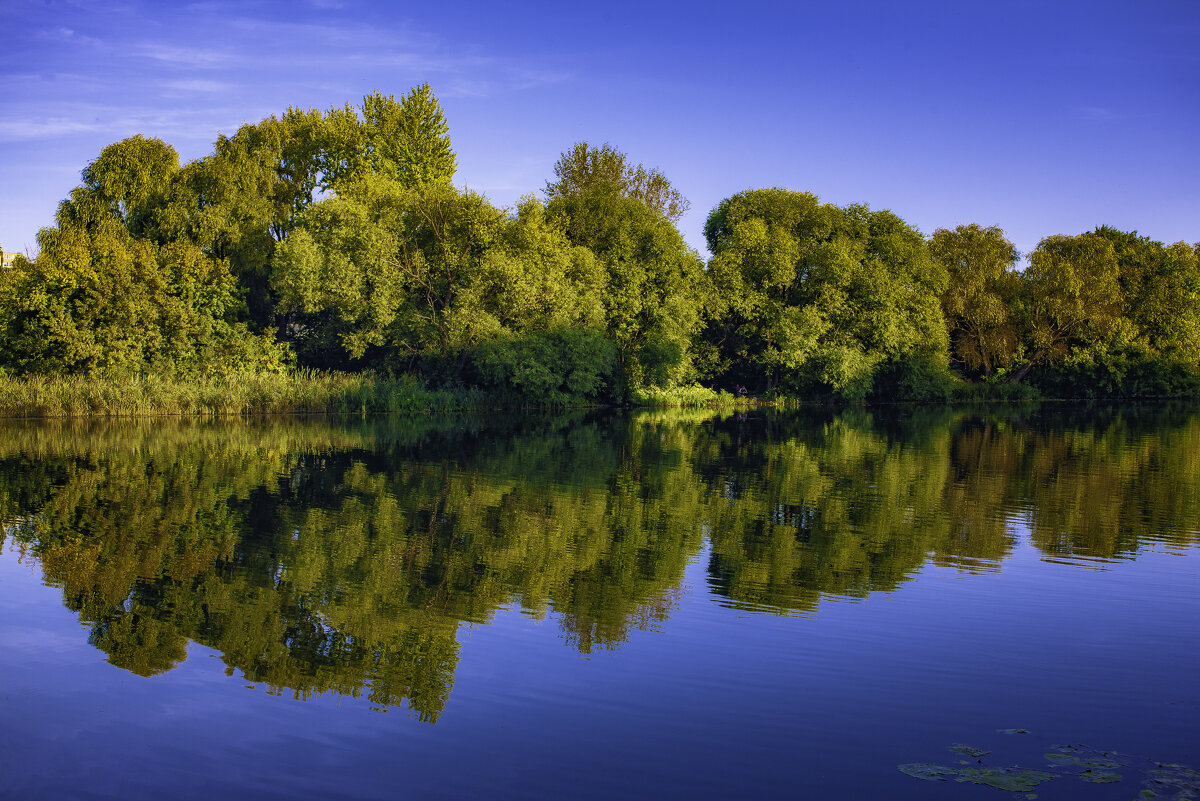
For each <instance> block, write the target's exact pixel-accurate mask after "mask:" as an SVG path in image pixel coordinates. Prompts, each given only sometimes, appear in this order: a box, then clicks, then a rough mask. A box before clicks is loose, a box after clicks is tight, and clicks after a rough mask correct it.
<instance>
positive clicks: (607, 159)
mask: <svg viewBox="0 0 1200 801" xmlns="http://www.w3.org/2000/svg"><path fill="white" fill-rule="evenodd" d="M554 177H555V179H556V180H554V181H547V182H546V196H547V198H549V199H551V200H553V199H554V198H556V197H568V196H581V195H584V194H587V193H590V192H594V191H596V190H597V189H599V188H601V187H607V188H608V189H609V190H611V191H614V192H616V193H618V194H620V195H623V196H625V197H631V198H634V199H635V200H640V201H641V202H642V203H645V204H646V205H647V206H649V207H650V208H652V209H654V211H656V212H658V213H659V214H661V215H662V216H664V217H666V218H667V219H668V220H670V221H671V222H679V218H680V217H682V216H683V215H684V214H685V213H686V212H687V210H688V208H689V206H690V204H689V203H688V201H687V200H686V199H685V198H684V197H683V195H681V194H680V193H679V191H678V190H677V189H675V188H674V187H673V186H671V182H670V181H668V180H667V177H666V176H665V175H663V174H662V173H661V172H659V171H658V170H657V169H651V170H647V169H646V168H645V167H644V166H642V165H641V164H638V165H637V166H636V167H635V166H633V165H631V164H630V163H629V158H628V156H626V155H625V154H624V153H622V152H621V151H619V150H617V149H616V148H614V147H612V146H611V145H608V144H604V145H601V146H600V147H598V148H596V147H591V146H590V145H588V143H587V142H579V143H577V144H576V145H575V146H574V147H572V148H571V149H570V150H568V151H566V152H565V153H563V154H562V156H560V157H559V159H558V162H557V163H556V164H555V165H554Z"/></svg>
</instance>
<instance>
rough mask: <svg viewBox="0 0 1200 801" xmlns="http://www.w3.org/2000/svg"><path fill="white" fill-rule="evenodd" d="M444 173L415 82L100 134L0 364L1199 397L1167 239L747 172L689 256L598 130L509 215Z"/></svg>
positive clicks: (1199, 336) (668, 390) (670, 193)
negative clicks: (896, 203) (877, 199)
mask: <svg viewBox="0 0 1200 801" xmlns="http://www.w3.org/2000/svg"><path fill="white" fill-rule="evenodd" d="M456 166H457V161H456V156H455V154H454V150H453V148H452V146H451V141H450V135H449V126H448V124H447V122H446V119H445V115H444V113H443V111H442V108H441V106H440V104H439V102H438V100H437V98H436V97H435V96H434V93H433V91H432V89H431V88H430V86H429V85H428V84H423V85H421V86H417V87H414V88H413V89H411V90H410V91H409V92H408V93H407V94H405V95H403V96H402V97H401V98H400V99H399V100H397V99H396V97H395V96H393V95H386V94H383V93H382V92H378V91H376V92H373V93H371V94H369V95H367V96H365V97H363V98H362V101H361V102H360V103H359V104H357V105H353V104H349V103H347V104H345V105H344V106H340V107H332V108H330V109H328V110H325V111H320V110H317V109H301V108H296V107H290V108H287V109H286V110H285V111H283V112H282V113H281V114H279V115H278V116H275V115H272V116H270V117H267V118H266V119H263V120H261V121H259V122H257V123H247V124H245V125H243V126H241V127H240V128H239V129H238V130H237V131H236V132H235V133H234V134H233V135H231V136H225V135H218V137H217V139H216V142H215V144H214V147H213V152H212V153H211V154H210V155H208V156H206V157H204V158H201V159H197V160H195V161H192V162H190V163H188V164H185V165H182V166H180V164H179V159H178V154H177V153H176V151H175V150H174V148H172V147H171V146H170V145H168V144H167V143H165V142H162V141H160V140H158V139H152V138H147V137H144V136H133V137H130V138H128V139H125V140H122V141H120V142H115V143H113V144H111V145H109V146H107V147H105V148H104V149H103V150H102V151H101V152H100V154H99V155H98V156H97V158H96V159H95V160H93V161H92V162H90V163H89V164H88V165H86V167H85V168H84V170H83V171H82V174H81V183H80V185H79V186H78V187H76V188H75V189H73V190H72V191H71V193H70V196H69V197H68V198H66V199H65V200H64V201H63V202H62V203H61V204H60V206H59V209H58V212H57V215H56V218H55V224H54V225H53V226H51V227H48V228H45V229H43V230H42V231H41V233H40V234H39V239H38V243H39V248H40V253H39V254H38V256H37V257H36V258H25V257H18V258H17V259H16V260H15V264H14V266H13V268H12V269H10V270H4V271H2V272H0V375H3V376H48V375H58V376H88V377H97V376H103V377H107V378H109V379H111V380H113V381H117V382H119V381H122V380H125V379H126V378H129V377H139V376H140V377H147V376H161V377H164V378H188V379H191V380H196V381H208V380H210V379H215V378H218V377H222V376H230V375H234V374H238V375H241V374H263V373H279V372H282V371H285V370H287V369H289V368H290V367H292V366H295V365H299V366H301V367H304V368H315V369H318V370H334V371H380V372H387V373H389V374H393V375H394V374H396V373H402V374H406V375H409V376H411V382H412V385H413V386H418V385H419V386H423V387H424V386H428V387H439V388H441V389H443V390H445V391H447V392H449V393H450V395H451V396H454V397H458V395H459V394H461V393H467V394H470V393H474V395H471V397H473V398H476V400H473V401H472V402H473V403H474V402H479V403H483V402H488V403H495V402H503V403H510V404H521V403H549V404H553V405H557V404H565V403H569V402H583V401H586V402H597V401H612V402H618V403H620V402H630V401H632V402H635V403H639V404H651V405H663V404H666V405H679V404H683V405H703V404H710V403H718V404H722V403H726V402H727V399H724V398H721V397H720V396H718V395H716V394H715V393H716V388H717V387H722V388H724V389H725V390H731V389H733V388H734V387H735V386H737V385H742V386H746V387H748V388H749V389H750V391H751V392H752V393H754V394H755V395H758V396H761V397H764V398H768V399H770V400H771V401H772V402H776V403H793V402H797V401H814V400H815V401H822V402H826V401H839V402H861V401H864V400H868V399H869V400H871V401H874V402H889V401H897V400H916V401H924V402H952V401H956V400H984V399H1023V398H1028V397H1031V396H1035V395H1037V394H1038V393H1042V394H1045V395H1048V396H1059V397H1103V396H1125V397H1141V396H1160V395H1181V394H1195V393H1196V392H1197V391H1200V256H1198V253H1197V249H1196V248H1195V247H1193V246H1189V245H1187V244H1185V243H1183V242H1179V243H1176V244H1173V245H1164V244H1163V243H1160V242H1155V241H1153V240H1151V239H1149V238H1147V237H1144V236H1139V235H1138V234H1137V233H1136V232H1124V231H1119V230H1117V229H1114V228H1111V227H1107V226H1102V227H1100V228H1097V229H1096V230H1095V231H1094V232H1092V233H1087V234H1081V235H1079V236H1051V237H1047V238H1046V239H1044V240H1043V241H1042V242H1041V244H1039V246H1038V247H1037V248H1036V249H1035V250H1034V252H1033V253H1031V254H1030V266H1029V268H1028V269H1026V270H1025V271H1024V272H1021V273H1018V272H1016V271H1015V270H1013V265H1014V263H1015V260H1016V257H1017V254H1016V251H1015V249H1014V248H1013V246H1012V243H1011V242H1009V241H1008V240H1007V239H1006V238H1005V236H1004V233H1003V231H1001V230H1000V229H999V228H996V227H990V228H985V227H981V226H979V225H975V224H971V225H960V226H958V227H957V228H955V229H953V230H948V229H938V230H937V231H935V232H934V234H933V236H932V237H931V238H930V239H929V240H928V241H926V240H925V239H924V237H922V236H921V234H920V233H919V232H918V231H916V230H915V229H914V228H913V227H912V226H910V225H908V224H907V223H905V222H904V221H903V220H901V219H900V218H899V217H898V216H896V215H895V214H893V213H891V212H888V211H871V210H870V209H869V208H868V207H867V206H865V205H850V206H846V207H842V208H839V207H837V206H834V205H831V204H822V203H821V202H820V201H819V200H818V199H817V198H816V197H815V196H814V195H812V194H808V193H803V192H791V191H786V190H782V189H755V190H750V191H746V192H742V193H739V194H737V195H734V196H732V197H729V198H726V199H725V200H724V201H722V202H721V203H720V204H719V205H718V206H717V208H716V209H714V210H713V211H712V213H711V214H710V215H709V217H708V219H707V223H706V226H705V237H706V241H707V243H708V246H709V248H710V250H711V252H712V258H711V260H710V261H709V262H708V264H707V265H706V264H705V263H704V262H703V260H702V259H701V257H700V255H699V254H698V253H697V252H696V251H695V250H693V249H692V248H691V247H689V246H688V245H687V243H686V242H685V241H684V239H683V237H682V235H681V234H680V232H679V230H678V228H677V227H676V222H678V220H679V219H680V217H681V215H683V214H684V213H685V212H686V211H687V208H688V204H687V201H686V200H685V199H684V198H683V197H682V195H681V194H680V192H679V191H678V190H677V189H676V188H675V187H674V186H672V185H671V183H670V181H669V180H668V179H667V178H666V176H664V175H663V174H662V173H661V172H660V171H659V170H657V169H648V168H646V167H645V166H643V165H641V164H633V163H631V162H630V160H629V158H628V157H627V156H626V154H625V153H623V152H621V151H620V150H618V149H616V148H614V147H613V146H611V145H608V144H605V145H602V146H600V147H593V146H591V145H589V144H587V143H586V142H580V143H578V144H576V145H574V146H573V147H572V148H570V149H569V150H568V151H566V152H564V153H563V154H562V155H561V157H560V159H559V160H558V162H557V163H556V164H555V166H554V177H553V179H552V180H551V181H549V182H547V184H546V186H545V196H546V200H545V201H544V202H542V201H540V200H538V199H537V198H535V197H533V196H527V197H525V198H523V199H522V200H521V201H520V202H519V203H517V204H516V206H515V207H514V208H498V207H496V206H495V205H493V204H492V203H491V202H489V201H488V200H487V198H485V197H483V196H482V195H480V194H478V193H476V192H472V191H469V190H467V189H465V188H462V189H460V188H456V187H455V186H454V185H453V184H452V181H453V179H454V175H455V170H456ZM613 354H615V356H614V355H613ZM951 360H953V362H954V365H955V369H956V370H958V371H961V373H962V375H963V376H965V377H966V379H968V380H967V381H964V380H962V379H960V377H959V376H958V375H956V374H954V373H951V372H950V370H949V365H950V363H951ZM1027 376H1028V377H1029V382H1030V383H1031V384H1033V385H1034V388H1033V389H1028V390H1017V389H1012V388H1011V387H1012V386H1013V385H1020V384H1022V383H1023V382H1024V381H1025V379H1026V377H1027ZM702 384H703V385H708V386H710V387H712V389H711V390H703V389H701V388H700V387H701V385H702ZM422 391H424V390H422ZM484 391H486V396H487V397H488V398H490V400H487V401H483V400H481V399H482V398H484V397H485V395H484V394H481V392H484ZM372 392H373V391H372ZM367 395H371V392H367ZM394 397H396V398H401V397H403V398H405V400H397V401H396V402H397V403H399V404H400V405H401V406H407V405H408V404H409V403H410V401H411V400H412V397H413V396H411V395H410V394H406V393H405V392H401V393H400V394H399V395H395V396H394ZM369 400H370V402H369V403H367V402H365V400H364V404H363V408H367V407H368V406H370V407H371V408H375V407H379V408H391V407H390V405H389V404H391V403H392V401H380V400H379V399H377V398H374V397H373V396H372V397H371V398H370V399H369ZM412 402H413V403H416V404H417V405H420V404H421V403H423V401H412ZM104 405H105V404H101V406H104ZM72 408H74V407H72ZM89 408H90V407H89ZM190 408H191V407H190ZM195 408H199V407H195ZM247 408H249V407H247ZM148 636H149V635H148Z"/></svg>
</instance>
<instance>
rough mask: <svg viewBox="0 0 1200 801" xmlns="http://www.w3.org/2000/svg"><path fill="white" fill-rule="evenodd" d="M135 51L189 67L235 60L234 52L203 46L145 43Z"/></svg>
mask: <svg viewBox="0 0 1200 801" xmlns="http://www.w3.org/2000/svg"><path fill="white" fill-rule="evenodd" d="M134 52H135V54H136V55H140V56H143V57H145V58H150V59H154V60H155V61H163V62H166V63H169V64H180V65H183V66H188V67H200V68H204V67H223V66H226V65H228V64H229V63H230V62H231V61H233V56H232V54H230V53H229V52H227V51H223V50H212V49H208V48H201V47H177V46H173V45H163V44H143V45H141V46H140V47H137V48H136V49H135V50H134Z"/></svg>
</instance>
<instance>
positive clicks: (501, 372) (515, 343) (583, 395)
mask: <svg viewBox="0 0 1200 801" xmlns="http://www.w3.org/2000/svg"><path fill="white" fill-rule="evenodd" d="M473 359H474V362H475V367H476V369H477V370H478V371H479V373H480V374H481V375H482V376H483V378H484V381H485V382H486V383H487V384H489V385H491V386H495V387H499V388H502V389H505V390H508V391H511V392H513V393H515V394H516V395H517V396H518V397H520V398H522V399H523V400H525V401H526V402H530V403H534V404H538V405H563V404H567V403H571V402H576V403H578V402H579V401H581V400H597V399H598V398H599V397H600V396H601V394H602V393H603V392H604V391H605V390H606V388H607V386H608V384H609V382H610V381H611V378H612V371H613V367H614V366H615V363H616V348H615V347H614V346H613V344H612V343H611V342H609V341H608V340H606V339H605V338H604V337H603V335H601V334H600V333H598V332H596V331H590V330H587V329H580V328H572V329H559V330H553V331H549V332H546V333H541V332H536V333H531V334H528V335H526V336H524V337H519V338H501V339H494V340H491V341H490V342H487V343H485V344H483V345H482V346H480V347H479V348H478V349H476V351H475V352H474V354H473Z"/></svg>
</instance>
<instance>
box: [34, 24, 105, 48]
mask: <svg viewBox="0 0 1200 801" xmlns="http://www.w3.org/2000/svg"><path fill="white" fill-rule="evenodd" d="M37 38H39V39H41V40H43V41H47V42H66V43H68V44H76V45H82V46H87V47H92V46H95V45H98V44H100V40H99V39H97V38H96V37H94V36H88V35H86V34H82V33H80V32H79V31H77V30H75V29H73V28H50V29H48V30H44V31H41V32H40V33H39V34H38V35H37Z"/></svg>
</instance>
